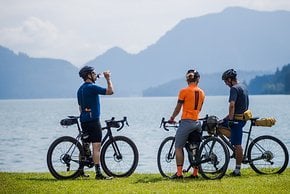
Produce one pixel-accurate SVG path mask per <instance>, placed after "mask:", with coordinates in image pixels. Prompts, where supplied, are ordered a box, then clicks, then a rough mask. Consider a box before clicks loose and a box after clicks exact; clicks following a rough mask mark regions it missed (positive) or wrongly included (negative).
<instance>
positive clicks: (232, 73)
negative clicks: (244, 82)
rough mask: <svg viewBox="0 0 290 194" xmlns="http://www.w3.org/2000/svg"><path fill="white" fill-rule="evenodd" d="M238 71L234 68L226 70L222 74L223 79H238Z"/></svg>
mask: <svg viewBox="0 0 290 194" xmlns="http://www.w3.org/2000/svg"><path fill="white" fill-rule="evenodd" d="M236 77H237V72H236V71H235V70H234V69H228V70H226V71H225V72H224V73H223V75H222V80H227V79H228V78H231V79H236Z"/></svg>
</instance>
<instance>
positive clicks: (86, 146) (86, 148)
mask: <svg viewBox="0 0 290 194" xmlns="http://www.w3.org/2000/svg"><path fill="white" fill-rule="evenodd" d="M83 147H84V152H85V156H86V157H87V158H88V157H90V156H91V149H90V143H88V142H83Z"/></svg>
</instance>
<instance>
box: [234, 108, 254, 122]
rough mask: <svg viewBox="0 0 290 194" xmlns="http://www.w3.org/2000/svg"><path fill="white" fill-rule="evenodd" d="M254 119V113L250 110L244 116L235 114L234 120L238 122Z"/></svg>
mask: <svg viewBox="0 0 290 194" xmlns="http://www.w3.org/2000/svg"><path fill="white" fill-rule="evenodd" d="M251 118H253V116H252V112H251V111H250V110H246V111H245V112H244V113H243V114H235V115H234V119H235V120H238V121H247V120H250V119H251Z"/></svg>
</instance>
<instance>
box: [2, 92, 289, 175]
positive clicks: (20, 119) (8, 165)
mask: <svg viewBox="0 0 290 194" xmlns="http://www.w3.org/2000/svg"><path fill="white" fill-rule="evenodd" d="M227 100H228V97H227V96H208V97H206V101H205V103H204V107H203V110H202V112H201V115H200V116H201V117H202V116H205V115H206V114H209V115H216V116H218V117H219V118H223V117H224V116H225V114H226V113H227V110H228V102H227ZM176 101H177V98H176V97H146V98H145V97H128V98H114V97H103V98H101V103H102V106H101V121H102V124H103V123H104V122H103V121H104V120H107V119H110V118H111V117H115V118H116V119H122V118H123V116H127V118H128V122H129V125H130V126H129V127H124V128H123V129H122V130H121V131H119V132H116V131H114V130H113V133H114V134H115V135H125V136H127V137H129V138H131V139H132V140H133V141H134V142H135V144H136V145H137V147H138V150H139V164H138V167H137V169H136V171H135V172H139V173H147V172H150V173H158V168H157V163H156V157H157V151H158V147H159V145H160V143H161V141H162V140H163V139H164V138H165V137H167V136H169V135H174V134H175V131H169V132H166V131H164V130H163V129H161V128H159V125H160V121H161V118H162V117H165V118H167V119H168V118H169V117H170V115H171V114H172V112H173V109H174V107H175V105H176ZM250 109H251V110H252V112H253V115H254V116H259V117H275V118H276V120H277V123H276V125H275V126H273V127H271V128H267V127H265V128H263V127H256V128H254V130H253V132H254V133H253V134H254V135H255V136H259V135H263V134H270V135H273V136H276V137H278V138H279V139H280V140H282V141H283V142H284V143H285V144H286V146H287V148H288V150H289V148H290V116H289V115H290V96H287V95H263V96H250ZM67 115H78V105H77V101H76V99H33V100H0V121H1V124H0V171H8V172H48V168H47V166H46V153H47V150H48V147H49V145H50V144H51V143H52V142H53V141H54V140H55V139H56V138H58V137H60V136H64V135H70V136H73V137H74V136H76V135H77V130H76V128H75V127H68V128H63V127H61V126H60V124H59V121H60V120H61V119H63V118H65V117H66V116H67ZM231 161H232V160H231ZM231 163H232V162H231Z"/></svg>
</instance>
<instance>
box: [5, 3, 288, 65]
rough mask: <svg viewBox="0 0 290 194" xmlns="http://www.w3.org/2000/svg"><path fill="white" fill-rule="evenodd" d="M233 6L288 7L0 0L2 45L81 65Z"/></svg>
mask: <svg viewBox="0 0 290 194" xmlns="http://www.w3.org/2000/svg"><path fill="white" fill-rule="evenodd" d="M233 6H240V7H245V8H249V9H255V10H265V11H275V10H288V11H290V1H289V0H61V1H60V0H0V45H2V46H4V47H7V48H9V49H11V50H13V51H14V52H15V53H18V52H23V53H26V54H27V55H29V56H31V57H45V58H57V59H64V60H67V61H69V62H71V63H72V64H74V65H76V66H82V65H83V64H85V63H86V62H88V61H90V60H92V59H94V58H96V57H97V56H99V55H101V54H103V53H104V52H106V51H107V50H108V49H110V48H112V47H116V46H117V47H120V48H122V49H124V50H125V51H127V52H128V53H132V54H136V53H138V52H140V51H142V50H144V49H146V48H147V47H148V46H150V45H152V44H154V43H155V42H156V41H158V39H159V38H160V37H162V36H163V35H164V34H165V33H166V32H167V31H169V30H171V29H172V28H173V27H174V26H175V25H177V24H178V23H179V22H180V21H181V20H183V19H186V18H192V17H199V16H203V15H206V14H210V13H218V12H221V11H223V10H224V9H225V8H227V7H233Z"/></svg>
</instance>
